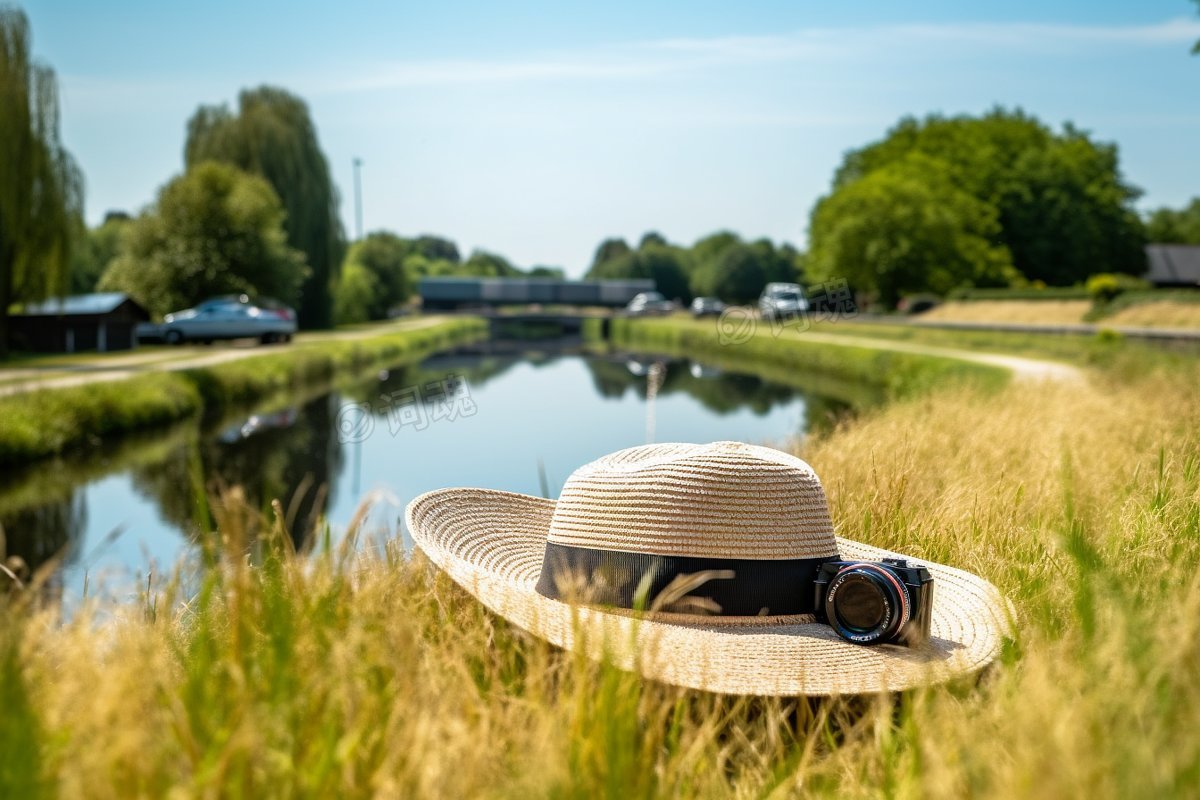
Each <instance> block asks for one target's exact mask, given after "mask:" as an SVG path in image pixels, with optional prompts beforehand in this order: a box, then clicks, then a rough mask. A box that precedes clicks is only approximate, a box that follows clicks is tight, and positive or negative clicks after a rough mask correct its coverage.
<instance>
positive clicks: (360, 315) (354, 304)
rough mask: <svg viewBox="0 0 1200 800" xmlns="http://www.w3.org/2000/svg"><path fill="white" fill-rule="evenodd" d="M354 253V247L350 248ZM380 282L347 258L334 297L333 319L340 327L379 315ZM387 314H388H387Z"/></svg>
mask: <svg viewBox="0 0 1200 800" xmlns="http://www.w3.org/2000/svg"><path fill="white" fill-rule="evenodd" d="M350 249H351V251H353V249H354V248H353V247H351V248H350ZM378 295H379V281H378V280H376V278H375V275H374V273H372V272H371V271H370V270H369V269H367V268H366V267H365V266H363V264H362V263H361V262H359V261H355V260H352V259H349V258H347V259H346V263H345V264H343V265H342V274H341V276H340V277H339V279H338V285H337V291H336V292H334V295H333V319H334V321H335V322H336V323H337V324H338V325H354V324H357V323H359V322H367V321H368V320H372V319H381V317H377V316H373V315H374V314H375V313H377V300H376V298H377V297H378ZM385 313H386V312H385Z"/></svg>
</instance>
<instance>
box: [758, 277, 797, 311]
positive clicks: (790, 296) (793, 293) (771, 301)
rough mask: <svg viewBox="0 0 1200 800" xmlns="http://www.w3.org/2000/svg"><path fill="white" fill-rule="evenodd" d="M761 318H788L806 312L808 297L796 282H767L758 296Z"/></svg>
mask: <svg viewBox="0 0 1200 800" xmlns="http://www.w3.org/2000/svg"><path fill="white" fill-rule="evenodd" d="M758 310H759V312H761V314H762V316H763V319H790V318H792V317H798V316H800V315H802V314H805V313H807V312H808V298H806V297H805V296H804V289H803V288H801V287H800V284H798V283H768V284H767V285H766V287H765V288H764V289H763V291H762V295H761V296H760V297H759V298H758Z"/></svg>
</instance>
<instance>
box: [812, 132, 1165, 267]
mask: <svg viewBox="0 0 1200 800" xmlns="http://www.w3.org/2000/svg"><path fill="white" fill-rule="evenodd" d="M912 156H922V157H925V158H927V159H933V160H936V161H937V162H939V163H940V165H941V166H940V167H939V171H940V172H941V173H942V174H943V175H944V177H945V178H946V179H948V180H949V181H950V182H951V183H952V184H953V185H954V186H955V187H956V188H958V189H959V190H961V191H962V192H964V193H965V194H967V195H969V196H970V197H972V198H974V199H975V200H977V201H979V202H982V203H985V204H987V205H990V206H991V207H992V208H994V209H995V211H996V217H997V220H998V222H999V225H1000V228H999V230H998V231H997V233H996V236H997V240H998V243H999V244H1002V245H1004V246H1005V247H1006V248H1008V250H1009V252H1010V254H1011V258H1012V262H1013V265H1014V266H1015V267H1016V268H1017V270H1018V271H1019V272H1020V273H1021V275H1023V276H1024V277H1025V278H1026V279H1028V280H1031V281H1032V280H1041V281H1045V282H1046V283H1051V284H1060V285H1064V284H1072V283H1076V282H1079V281H1082V280H1084V279H1086V278H1087V276H1088V275H1091V274H1093V273H1096V272H1128V273H1132V274H1139V273H1141V272H1142V271H1144V269H1145V257H1144V253H1143V250H1142V245H1143V238H1142V237H1143V233H1142V228H1141V222H1140V220H1139V218H1138V217H1137V214H1136V213H1135V212H1134V210H1133V201H1134V200H1135V199H1136V198H1137V197H1138V195H1139V192H1138V190H1137V189H1136V188H1134V187H1133V186H1131V185H1129V184H1127V183H1126V182H1125V181H1124V179H1123V178H1122V176H1121V174H1120V170H1119V166H1118V157H1117V149H1116V147H1115V146H1114V145H1109V144H1102V143H1096V142H1093V141H1092V140H1091V139H1090V137H1089V136H1088V135H1087V134H1086V133H1084V132H1082V131H1079V130H1077V129H1075V128H1074V127H1072V126H1070V125H1067V126H1065V127H1064V129H1063V130H1062V132H1060V133H1055V132H1053V131H1051V130H1050V129H1049V128H1047V127H1046V126H1045V125H1043V124H1042V123H1040V122H1038V121H1037V120H1036V119H1034V118H1033V117H1030V116H1027V115H1026V114H1024V113H1022V112H1021V111H1019V110H1017V111H1006V110H1004V109H996V110H993V111H991V112H989V113H988V114H985V115H984V116H982V117H978V118H973V117H967V116H961V117H953V118H946V117H940V116H936V115H932V116H929V117H926V118H925V119H924V120H921V121H918V120H916V119H913V118H911V117H910V118H905V119H902V120H901V121H900V122H899V123H898V124H897V125H896V126H895V127H894V128H892V130H890V131H889V132H888V134H887V136H886V137H885V138H884V139H883V140H881V141H879V142H875V143H873V144H870V145H868V146H866V147H864V148H861V149H859V150H854V151H851V152H849V153H847V154H846V156H845V159H844V160H843V163H842V165H841V166H840V167H839V169H838V170H837V173H836V174H835V176H834V183H833V192H832V195H831V197H833V196H836V195H837V194H838V193H839V192H842V191H845V190H847V189H848V188H849V187H851V186H853V185H854V184H855V183H856V182H858V181H861V180H864V179H865V178H867V177H868V176H870V175H871V174H872V173H873V172H875V171H878V170H881V169H884V168H887V167H889V166H892V165H895V164H898V163H900V162H902V161H905V160H906V159H908V158H910V157H912ZM814 214H815V210H814ZM816 244H817V243H816V242H815V241H814V248H815V246H816Z"/></svg>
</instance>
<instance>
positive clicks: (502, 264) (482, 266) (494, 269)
mask: <svg viewBox="0 0 1200 800" xmlns="http://www.w3.org/2000/svg"><path fill="white" fill-rule="evenodd" d="M462 274H464V275H474V276H479V277H484V278H516V277H518V276H520V275H521V274H522V273H521V270H519V269H517V268H516V267H514V266H513V265H512V262H510V261H509V260H508V259H507V258H505V257H504V256H501V255H497V254H495V253H489V252H487V251H486V250H474V251H472V252H471V257H470V258H468V259H467V263H466V264H464V265H463V270H462Z"/></svg>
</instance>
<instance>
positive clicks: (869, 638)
mask: <svg viewBox="0 0 1200 800" xmlns="http://www.w3.org/2000/svg"><path fill="white" fill-rule="evenodd" d="M851 581H853V584H851ZM857 584H862V585H865V586H870V587H872V588H873V589H874V591H875V592H876V594H877V597H876V598H872V599H877V600H878V602H879V604H880V606H881V607H882V618H881V619H879V620H878V621H877V622H875V623H872V624H870V625H862V624H859V625H855V624H849V623H848V622H847V621H846V620H844V619H843V615H842V613H841V610H840V609H839V606H838V595H839V592H841V591H843V590H844V589H845V587H847V586H855V588H856V589H857V586H856V585H857ZM860 596H861V594H860ZM825 605H826V609H827V614H828V618H829V623H830V625H832V626H833V629H834V630H835V631H836V632H837V634H838V635H839V636H841V637H842V638H843V639H845V640H847V641H849V642H853V643H854V644H865V645H872V644H884V643H887V642H889V641H891V640H892V639H893V638H894V637H895V635H896V634H897V633H898V632H899V631H901V630H903V628H904V626H905V625H907V624H908V621H909V619H910V618H911V615H912V601H911V598H910V596H909V592H908V587H907V586H905V585H904V582H903V581H901V580H900V579H899V578H897V577H896V575H895V574H894V573H893V572H892V571H891V570H889V569H887V568H886V567H884V566H882V565H879V564H871V563H867V562H856V563H853V564H847V565H846V566H844V567H842V568H841V569H840V570H838V572H837V574H836V575H834V577H833V579H832V580H831V581H830V582H829V589H828V590H827V592H826V597H825Z"/></svg>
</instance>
